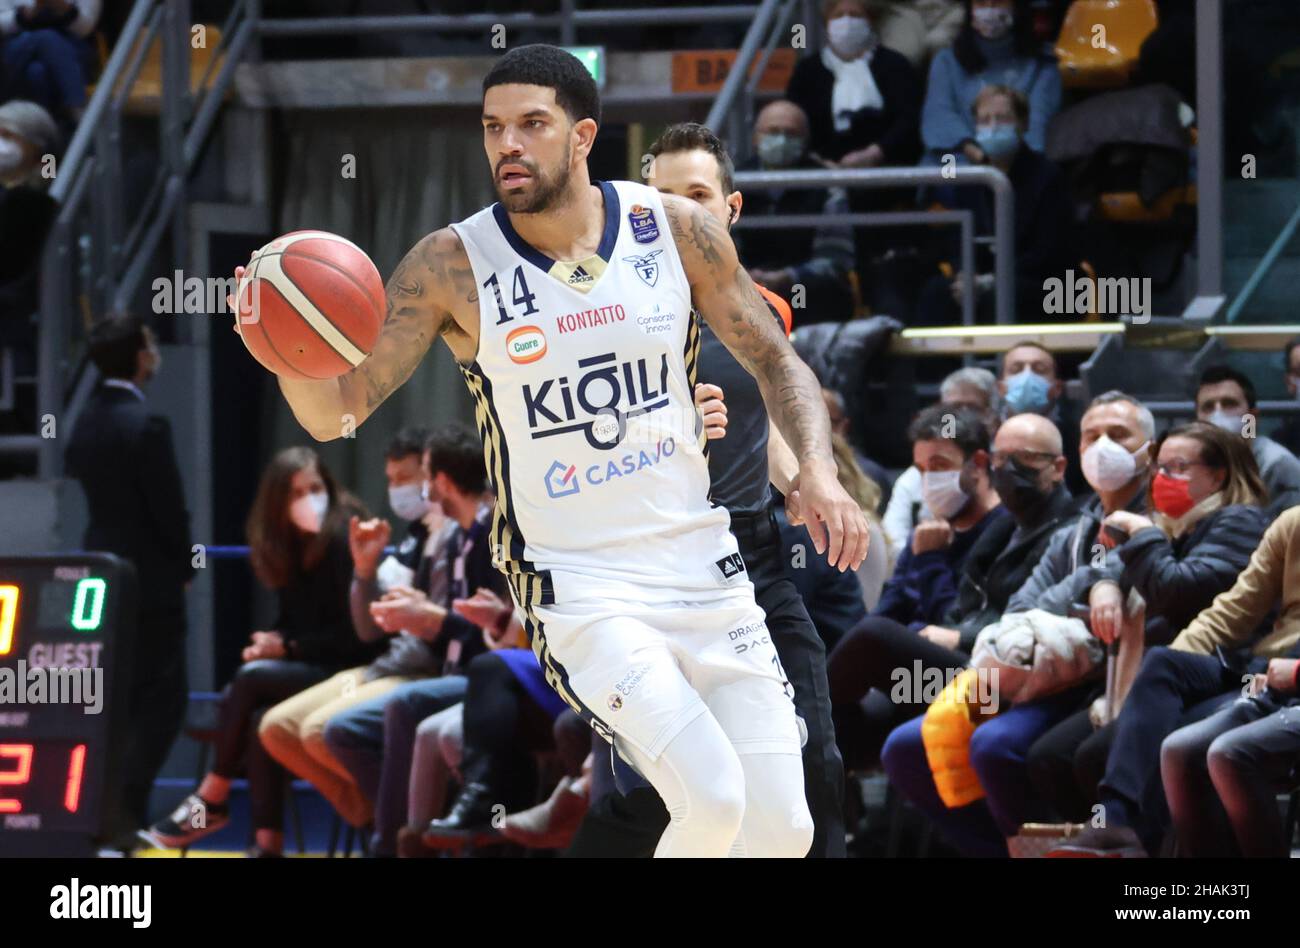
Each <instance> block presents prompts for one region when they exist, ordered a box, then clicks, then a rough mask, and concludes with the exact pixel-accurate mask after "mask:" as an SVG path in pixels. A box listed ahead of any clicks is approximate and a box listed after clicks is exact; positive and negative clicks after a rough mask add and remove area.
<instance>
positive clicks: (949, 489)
mask: <svg viewBox="0 0 1300 948" xmlns="http://www.w3.org/2000/svg"><path fill="white" fill-rule="evenodd" d="M921 497H922V499H923V500H924V501H925V505H926V506H927V507H929V508H930V513H932V514H934V515H935V516H936V517H939V518H941V519H943V520H948V519H951V518H952V517H955V516H956V515H957V514H959V513H961V510H962V508H963V507H965V506H966V502H967V501H969V500H970V495H969V494H967V493H966V492H965V491H964V490H962V489H961V471H926V472H925V473H923V474H922V475H921Z"/></svg>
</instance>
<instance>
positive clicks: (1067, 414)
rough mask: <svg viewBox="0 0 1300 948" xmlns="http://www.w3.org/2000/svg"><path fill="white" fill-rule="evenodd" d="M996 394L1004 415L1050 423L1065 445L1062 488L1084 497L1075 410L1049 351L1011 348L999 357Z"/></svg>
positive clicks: (1032, 345)
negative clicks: (1026, 416) (1028, 416)
mask: <svg viewBox="0 0 1300 948" xmlns="http://www.w3.org/2000/svg"><path fill="white" fill-rule="evenodd" d="M998 391H999V392H1001V393H1002V400H1003V412H1004V413H1005V414H1006V415H1008V416H1010V415H1019V414H1020V413H1021V412H1027V411H1031V412H1033V413H1034V414H1036V415H1044V416H1046V417H1047V418H1049V419H1051V421H1052V424H1054V425H1056V428H1057V430H1058V431H1060V432H1061V442H1062V443H1063V444H1064V445H1065V461H1066V466H1065V486H1066V487H1068V488H1070V492H1071V493H1072V494H1076V495H1083V494H1086V493H1087V492H1088V482H1087V481H1086V480H1084V477H1083V468H1082V467H1080V465H1079V415H1078V409H1077V408H1076V406H1075V404H1074V403H1073V402H1072V401H1070V400H1069V399H1068V398H1066V397H1065V382H1064V381H1063V380H1062V379H1061V377H1060V374H1059V372H1058V370H1057V365H1056V356H1055V355H1053V354H1052V352H1051V350H1050V349H1047V348H1046V347H1045V346H1043V345H1042V344H1041V343H1037V342H1029V341H1024V342H1017V343H1015V344H1013V345H1012V346H1011V348H1010V349H1008V350H1007V351H1006V352H1004V353H1002V369H1001V376H1000V378H999V380H998Z"/></svg>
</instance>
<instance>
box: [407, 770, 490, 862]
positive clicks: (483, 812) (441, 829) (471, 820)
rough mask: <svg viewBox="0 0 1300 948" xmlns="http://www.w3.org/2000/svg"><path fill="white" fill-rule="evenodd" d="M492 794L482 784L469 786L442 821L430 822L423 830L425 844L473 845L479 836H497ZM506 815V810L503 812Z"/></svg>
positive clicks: (442, 845)
mask: <svg viewBox="0 0 1300 948" xmlns="http://www.w3.org/2000/svg"><path fill="white" fill-rule="evenodd" d="M492 807H493V801H492V793H491V791H490V790H489V789H488V788H487V786H486V785H484V784H481V783H467V784H465V787H464V788H463V789H462V790H461V791H460V795H459V796H458V797H456V802H455V803H453V804H452V805H451V812H450V813H448V814H447V815H446V816H445V817H443V818H442V819H440V820H430V821H429V825H428V826H427V827H425V830H424V845H426V846H430V847H433V848H435V849H440V848H447V847H451V846H459V845H462V844H465V843H473V842H474V841H475V840H477V839H479V838H480V837H485V836H487V837H491V836H496V835H498V834H497V830H496V828H494V827H493V825H492V817H493V812H492ZM501 812H502V815H503V816H504V814H505V811H504V809H503V810H502V811H501Z"/></svg>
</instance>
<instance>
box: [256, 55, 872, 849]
mask: <svg viewBox="0 0 1300 948" xmlns="http://www.w3.org/2000/svg"><path fill="white" fill-rule="evenodd" d="M482 119H483V140H484V146H485V149H486V152H487V157H488V161H489V164H490V167H491V170H492V174H493V181H494V185H495V188H496V191H497V194H498V196H499V198H500V201H499V203H497V204H495V205H493V206H492V207H489V208H486V209H484V210H483V211H480V212H479V213H477V214H475V215H473V216H471V217H469V218H468V219H466V220H464V221H461V222H460V223H458V224H453V225H452V226H451V227H449V228H446V229H443V230H439V231H436V232H434V233H432V234H430V235H429V236H427V237H425V238H424V239H423V240H421V241H420V242H419V243H418V244H417V245H416V246H415V247H414V248H413V249H412V250H411V252H410V253H409V254H408V255H407V256H406V258H405V259H404V260H403V261H402V262H401V264H400V265H399V266H398V268H397V270H396V272H395V273H394V274H393V276H392V278H391V279H390V280H389V283H388V288H387V295H388V315H387V318H386V321H385V323H384V327H383V332H382V334H381V336H380V338H379V341H378V343H377V344H376V346H375V347H374V350H373V351H372V353H371V355H370V356H369V357H368V358H367V359H366V360H365V361H364V362H362V363H361V364H360V365H359V366H358V367H357V368H356V369H355V370H353V371H352V372H349V373H347V374H345V375H343V376H340V377H339V378H337V379H332V380H328V381H311V382H307V381H297V380H291V379H285V378H281V379H280V388H281V391H282V392H283V393H284V395H285V398H286V399H287V400H288V402H289V404H290V406H291V407H292V408H293V411H294V414H295V415H296V416H297V418H298V420H299V421H300V422H301V423H302V425H303V426H304V427H305V428H306V429H307V430H308V431H309V432H311V433H312V434H313V435H314V436H315V437H317V438H319V439H321V440H329V439H333V438H336V437H339V436H340V435H341V433H342V428H343V420H344V418H345V416H351V417H352V418H353V419H355V420H356V422H357V423H360V422H361V421H363V420H364V419H365V418H366V417H367V416H368V415H369V414H370V413H371V412H373V411H374V410H375V409H376V408H377V407H378V406H379V404H380V403H381V402H383V400H384V399H385V398H387V397H388V395H390V394H391V393H392V392H393V391H394V390H395V389H397V388H398V387H399V386H400V385H401V384H402V383H403V382H405V381H406V380H407V379H408V378H409V377H410V375H411V373H412V372H413V371H414V370H415V367H416V366H417V365H418V364H419V362H420V360H421V359H423V358H424V355H425V353H426V352H427V351H428V349H429V347H430V345H431V344H432V342H433V340H434V339H435V338H441V339H442V340H443V341H444V342H445V343H446V345H447V346H448V348H449V349H450V350H451V352H452V354H453V355H454V356H455V358H456V360H457V362H458V364H459V366H460V369H461V372H462V374H463V375H464V377H465V380H466V383H467V384H468V386H469V388H470V391H471V393H472V395H473V397H474V401H475V406H476V417H477V422H478V429H479V434H480V435H481V436H482V439H483V445H484V451H485V454H486V458H487V466H488V470H489V474H490V476H491V477H492V481H493V487H494V489H495V491H496V494H497V498H498V502H497V509H496V513H495V518H494V522H493V527H492V533H491V535H492V542H493V550H494V556H495V559H496V562H497V564H498V566H499V567H500V568H501V569H502V570H504V571H505V572H506V573H507V575H508V576H509V578H510V580H511V587H512V590H513V593H514V597H515V600H516V602H517V604H518V605H519V606H520V608H521V609H523V610H524V612H525V614H526V616H527V623H526V626H527V629H528V632H529V634H530V636H531V639H532V644H533V650H534V652H535V653H536V655H537V658H538V660H539V662H540V663H541V665H542V667H543V669H544V670H545V671H546V674H547V680H548V681H549V683H550V684H551V685H552V687H554V688H555V689H556V691H557V692H558V693H559V694H560V695H561V696H562V697H563V698H564V699H565V701H566V702H567V703H568V704H569V705H570V706H571V707H573V708H574V710H576V711H578V712H579V713H580V714H582V715H583V716H584V718H586V719H587V720H588V721H589V722H590V723H591V725H592V726H593V727H594V728H596V729H597V730H598V731H599V732H600V733H601V734H602V735H604V736H605V737H606V738H608V739H610V740H612V741H613V742H614V745H615V747H616V749H617V751H618V752H619V753H620V754H621V755H622V756H623V757H624V758H625V759H627V760H628V761H629V762H630V763H631V764H632V765H633V766H635V767H636V768H637V769H638V770H639V771H640V772H641V773H642V774H644V776H645V777H646V779H647V780H649V781H650V783H651V784H652V785H653V786H654V787H655V789H656V790H657V791H658V792H659V794H660V795H661V796H662V797H663V800H664V803H665V804H666V806H667V809H668V811H669V814H670V815H671V822H670V824H669V827H668V829H667V830H666V831H665V832H664V835H663V838H662V839H661V840H660V843H659V846H658V847H657V850H656V854H657V855H663V856H725V855H728V854H733V855H753V856H762V855H774V856H791V857H794V856H802V855H804V853H805V852H806V851H807V849H808V846H809V843H810V840H811V835H812V821H811V818H810V817H809V814H808V808H807V805H806V803H805V801H804V793H803V772H802V765H801V758H800V745H801V735H800V731H799V722H798V719H797V718H796V715H795V712H794V705H793V703H792V702H791V700H790V689H789V686H788V683H787V682H786V681H785V678H784V674H783V672H782V670H781V667H780V663H779V661H778V659H777V656H776V652H775V650H774V648H773V646H772V644H771V641H770V637H769V635H768V632H767V629H766V626H765V623H764V614H763V612H762V610H761V609H759V608H758V606H757V605H756V604H755V601H754V594H753V586H752V585H751V584H750V582H749V581H748V578H747V576H746V572H745V566H744V562H743V560H742V559H741V557H740V554H739V553H738V552H737V544H736V540H735V538H734V537H733V536H732V534H731V533H730V531H729V530H728V524H729V517H728V514H727V512H726V510H725V509H724V508H721V507H714V506H712V505H711V504H710V503H709V500H708V493H709V473H708V468H707V463H706V459H705V456H704V453H703V452H704V444H705V441H704V436H703V432H702V426H701V425H700V424H699V416H698V414H697V412H696V410H695V407H694V404H693V401H692V390H693V386H694V381H695V380H694V365H695V357H696V353H697V350H698V347H699V328H698V324H697V323H696V322H695V318H694V317H693V316H692V310H693V309H694V310H696V311H698V313H699V314H700V315H701V316H702V317H703V318H704V319H705V320H707V321H708V323H709V325H710V326H711V327H712V329H713V330H714V332H716V333H717V335H718V336H719V338H720V339H721V340H722V341H723V342H724V343H725V344H726V346H727V347H728V349H730V350H731V352H732V353H733V355H734V356H735V357H736V358H737V360H738V361H739V362H740V363H741V364H742V365H744V366H745V367H746V368H747V369H748V370H749V371H750V372H751V373H752V374H753V375H754V377H755V378H756V380H757V381H758V384H759V387H760V389H761V390H762V394H763V399H764V403H765V405H766V406H767V409H768V412H769V414H770V415H771V417H772V419H773V420H774V421H775V423H776V425H777V426H778V428H779V429H780V431H781V433H782V434H783V435H784V436H785V438H786V440H787V441H788V442H789V444H790V445H791V447H792V448H793V449H794V451H795V454H796V455H797V457H798V458H799V459H800V467H799V476H798V478H797V484H796V485H795V486H796V487H797V489H798V491H799V495H800V498H801V512H802V515H803V517H804V518H805V520H806V521H807V522H808V523H809V524H810V531H811V532H812V533H813V535H814V544H815V546H816V547H817V550H818V552H819V553H823V552H824V553H826V554H827V555H828V557H829V559H830V561H831V563H833V564H834V565H836V566H838V567H839V568H840V569H848V568H854V567H856V566H857V565H858V564H859V563H861V561H862V559H863V557H864V556H865V555H866V544H867V530H866V523H865V520H864V518H863V516H862V513H861V511H860V510H859V508H858V507H857V505H856V504H855V503H854V502H853V500H852V499H851V498H850V497H849V496H848V495H847V494H846V493H845V492H844V491H843V490H842V489H841V488H840V486H839V483H838V481H837V479H836V475H835V465H834V462H833V460H832V458H831V450H830V433H829V422H828V419H827V415H826V409H825V407H824V403H823V401H822V397H821V390H820V387H819V385H818V383H817V380H816V379H815V378H814V376H813V374H812V372H811V371H810V370H809V369H808V367H807V366H806V365H804V363H803V362H801V361H800V360H799V358H798V357H797V356H796V355H795V353H794V350H793V349H792V348H791V346H790V344H789V342H788V341H787V340H786V337H785V335H784V334H783V332H782V331H781V327H780V326H779V325H778V324H777V322H776V321H775V320H774V319H772V317H771V315H770V313H769V311H768V309H767V304H766V303H765V302H764V301H763V299H762V297H761V296H760V295H759V294H758V292H757V291H756V290H755V288H754V284H753V283H752V282H751V281H750V279H749V276H748V275H747V274H746V272H745V270H744V268H743V267H741V266H740V264H739V263H738V261H737V259H736V251H735V248H734V247H733V245H732V242H731V239H730V238H729V237H728V235H727V232H726V229H725V228H724V227H723V226H721V225H720V224H719V223H718V222H717V221H716V220H714V219H713V217H712V216H711V215H710V214H709V213H708V212H707V211H705V210H704V209H703V208H701V207H699V206H698V205H697V204H695V203H694V202H692V201H689V200H685V199H681V198H675V197H673V196H671V195H662V196H661V195H660V194H659V193H658V192H657V191H655V190H654V189H652V188H649V187H646V186H644V185H641V184H634V183H632V182H625V181H620V182H613V183H611V182H600V183H593V182H592V181H591V180H590V178H589V176H588V171H587V162H586V159H587V155H588V153H589V152H590V151H591V147H592V143H593V141H594V139H595V136H596V131H597V126H598V123H599V119H600V102H599V96H598V93H597V91H596V87H595V83H594V82H593V81H592V79H591V77H590V76H589V75H588V73H587V72H586V70H585V69H584V68H583V67H582V65H581V64H580V63H579V62H578V60H577V59H576V58H574V57H573V56H571V55H570V54H568V53H566V52H564V51H562V50H560V49H558V48H556V47H551V46H542V45H537V46H524V47H520V48H517V49H515V50H512V51H510V52H508V53H506V54H505V55H504V56H502V57H501V59H500V60H498V62H497V64H496V65H495V66H494V67H493V68H492V70H491V71H490V72H489V73H488V75H487V77H486V78H485V79H484V82H483V116H482ZM237 276H241V274H239V273H237Z"/></svg>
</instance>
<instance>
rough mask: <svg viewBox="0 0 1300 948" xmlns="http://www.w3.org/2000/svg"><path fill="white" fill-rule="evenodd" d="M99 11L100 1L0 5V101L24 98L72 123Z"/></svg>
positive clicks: (9, 0) (19, 0)
mask: <svg viewBox="0 0 1300 948" xmlns="http://www.w3.org/2000/svg"><path fill="white" fill-rule="evenodd" d="M99 9H100V0H0V68H3V70H4V74H3V77H2V78H0V99H6V98H22V99H30V100H32V101H33V102H38V103H40V104H41V105H43V106H44V107H45V108H46V109H48V110H49V111H50V112H52V113H53V114H54V115H57V116H58V117H59V118H60V119H62V120H67V121H69V122H70V123H71V124H75V123H76V120H77V119H79V118H80V117H81V112H82V110H83V109H84V108H85V106H86V82H87V77H88V75H89V69H88V66H89V64H90V62H91V58H92V56H93V51H92V48H91V45H90V35H91V34H92V33H93V32H94V31H95V23H96V22H97V21H98V20H99Z"/></svg>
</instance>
